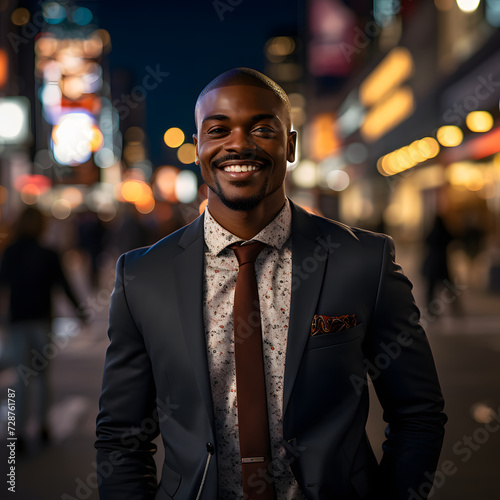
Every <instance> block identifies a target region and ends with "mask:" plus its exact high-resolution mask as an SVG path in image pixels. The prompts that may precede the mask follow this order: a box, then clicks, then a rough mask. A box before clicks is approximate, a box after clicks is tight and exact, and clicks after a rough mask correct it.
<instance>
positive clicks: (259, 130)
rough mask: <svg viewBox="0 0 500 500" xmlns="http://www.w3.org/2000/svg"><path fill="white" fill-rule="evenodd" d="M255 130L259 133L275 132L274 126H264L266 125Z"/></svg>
mask: <svg viewBox="0 0 500 500" xmlns="http://www.w3.org/2000/svg"><path fill="white" fill-rule="evenodd" d="M253 131H254V132H257V133H258V134H273V133H274V130H273V129H272V128H270V127H264V126H260V127H257V128H255V129H254V130H253Z"/></svg>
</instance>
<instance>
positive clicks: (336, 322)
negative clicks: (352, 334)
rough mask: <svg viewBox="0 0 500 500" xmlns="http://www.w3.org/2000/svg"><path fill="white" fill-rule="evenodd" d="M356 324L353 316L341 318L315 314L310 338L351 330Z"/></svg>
mask: <svg viewBox="0 0 500 500" xmlns="http://www.w3.org/2000/svg"><path fill="white" fill-rule="evenodd" d="M357 324H358V320H357V319H356V315H355V314H342V315H341V316H324V315H323V314H315V315H314V318H313V320H312V324H311V332H310V334H309V335H310V336H311V337H314V336H315V335H321V334H323V333H337V332H342V331H344V330H347V329H349V328H353V327H354V326H356V325H357Z"/></svg>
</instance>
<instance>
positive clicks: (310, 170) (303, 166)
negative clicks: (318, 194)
mask: <svg viewBox="0 0 500 500" xmlns="http://www.w3.org/2000/svg"><path fill="white" fill-rule="evenodd" d="M317 172H318V167H317V165H316V163H314V162H312V161H309V160H302V161H301V162H300V163H299V164H298V165H297V166H296V167H295V168H294V169H293V170H292V179H293V181H294V182H295V184H296V185H297V186H299V187H301V188H304V189H311V188H313V187H314V186H316V184H317V176H318V173H317Z"/></svg>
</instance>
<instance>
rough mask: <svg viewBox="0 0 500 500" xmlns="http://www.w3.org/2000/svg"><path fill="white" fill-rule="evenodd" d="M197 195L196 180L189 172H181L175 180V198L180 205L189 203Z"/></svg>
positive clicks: (193, 174) (192, 173)
mask: <svg viewBox="0 0 500 500" xmlns="http://www.w3.org/2000/svg"><path fill="white" fill-rule="evenodd" d="M197 194H198V179H197V177H196V174H195V173H194V172H192V171H191V170H182V171H181V172H179V175H178V176H177V178H176V179H175V196H176V198H177V199H178V200H179V202H180V203H191V202H192V201H194V200H195V199H196V195H197Z"/></svg>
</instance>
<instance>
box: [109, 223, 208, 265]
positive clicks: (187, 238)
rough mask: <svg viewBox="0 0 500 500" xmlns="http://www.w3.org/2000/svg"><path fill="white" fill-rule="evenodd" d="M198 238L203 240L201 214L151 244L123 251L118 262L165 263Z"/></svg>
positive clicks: (127, 263)
mask: <svg viewBox="0 0 500 500" xmlns="http://www.w3.org/2000/svg"><path fill="white" fill-rule="evenodd" d="M200 239H201V240H202V241H203V215H201V216H200V217H198V218H197V219H195V220H194V221H193V222H191V223H190V224H188V225H186V226H184V227H182V228H180V229H178V230H177V231H175V232H174V233H172V234H169V235H168V236H165V237H164V238H162V239H161V240H159V241H157V242H156V243H155V244H153V245H150V246H147V247H141V248H136V249H134V250H130V251H129V252H126V253H124V254H123V255H121V256H120V258H119V260H118V263H119V264H120V262H121V263H122V265H123V266H125V265H126V266H130V267H138V268H140V267H141V266H149V265H157V264H160V263H166V262H169V261H170V260H171V259H173V258H175V257H176V256H177V255H179V254H180V253H181V252H182V251H183V250H184V249H185V248H186V247H187V246H189V245H190V244H192V243H194V242H197V241H199V240H200Z"/></svg>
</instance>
